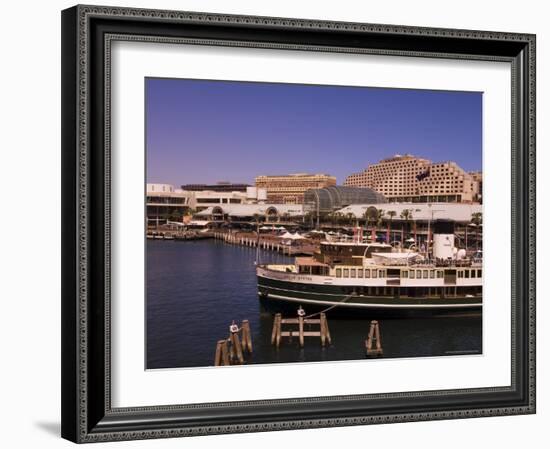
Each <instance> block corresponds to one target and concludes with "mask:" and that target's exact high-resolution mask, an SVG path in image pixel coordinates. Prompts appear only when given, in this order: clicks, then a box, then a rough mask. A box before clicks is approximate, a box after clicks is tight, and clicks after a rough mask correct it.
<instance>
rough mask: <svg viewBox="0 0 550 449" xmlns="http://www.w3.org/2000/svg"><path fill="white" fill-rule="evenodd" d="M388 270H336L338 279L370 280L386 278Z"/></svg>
mask: <svg viewBox="0 0 550 449" xmlns="http://www.w3.org/2000/svg"><path fill="white" fill-rule="evenodd" d="M385 271H386V270H375V269H372V270H371V269H366V270H363V269H362V268H336V277H337V278H341V277H345V278H350V277H351V278H362V277H366V278H370V277H371V276H372V277H373V278H377V277H381V278H383V277H386V273H385Z"/></svg>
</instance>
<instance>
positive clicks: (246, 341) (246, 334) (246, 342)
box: [241, 320, 252, 354]
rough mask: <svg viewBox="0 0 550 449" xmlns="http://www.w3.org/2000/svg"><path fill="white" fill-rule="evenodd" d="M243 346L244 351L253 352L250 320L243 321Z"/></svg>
mask: <svg viewBox="0 0 550 449" xmlns="http://www.w3.org/2000/svg"><path fill="white" fill-rule="evenodd" d="M241 328H242V334H243V335H242V337H243V339H242V347H243V351H244V350H246V351H248V353H249V354H251V353H252V334H251V332H250V323H249V322H248V320H243V323H242V327H241Z"/></svg>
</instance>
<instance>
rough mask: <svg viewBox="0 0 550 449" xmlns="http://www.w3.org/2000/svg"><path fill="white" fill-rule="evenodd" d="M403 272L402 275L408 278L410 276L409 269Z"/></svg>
mask: <svg viewBox="0 0 550 449" xmlns="http://www.w3.org/2000/svg"><path fill="white" fill-rule="evenodd" d="M401 274H402V276H403V277H404V278H408V277H409V272H408V271H407V270H404V271H402V272H401Z"/></svg>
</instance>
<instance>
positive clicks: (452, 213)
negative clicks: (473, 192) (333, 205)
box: [337, 202, 483, 223]
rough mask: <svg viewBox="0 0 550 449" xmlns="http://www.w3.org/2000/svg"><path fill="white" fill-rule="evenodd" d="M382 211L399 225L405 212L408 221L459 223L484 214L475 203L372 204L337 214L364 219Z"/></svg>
mask: <svg viewBox="0 0 550 449" xmlns="http://www.w3.org/2000/svg"><path fill="white" fill-rule="evenodd" d="M373 209H374V210H380V211H382V212H383V214H382V218H383V219H384V220H385V221H387V220H389V218H390V216H391V218H392V221H395V222H397V223H399V222H401V221H403V220H404V219H403V218H402V214H403V211H404V210H407V211H409V212H408V214H403V215H405V216H408V217H409V220H408V221H411V222H412V221H414V222H417V223H419V222H428V221H434V220H438V219H447V220H453V221H454V222H457V223H470V222H471V221H472V215H473V214H476V213H482V212H483V206H482V205H481V204H474V203H413V202H408V203H386V204H380V203H370V204H352V205H350V206H346V207H343V208H342V209H339V210H338V211H337V213H339V214H342V215H344V216H348V214H352V215H353V216H354V217H356V218H359V219H361V218H364V216H365V213H366V212H367V211H372V210H373Z"/></svg>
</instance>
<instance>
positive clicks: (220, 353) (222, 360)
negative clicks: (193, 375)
mask: <svg viewBox="0 0 550 449" xmlns="http://www.w3.org/2000/svg"><path fill="white" fill-rule="evenodd" d="M230 364H231V363H230V360H229V350H228V348H227V340H218V343H217V344H216V356H215V358H214V366H228V365H230Z"/></svg>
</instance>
